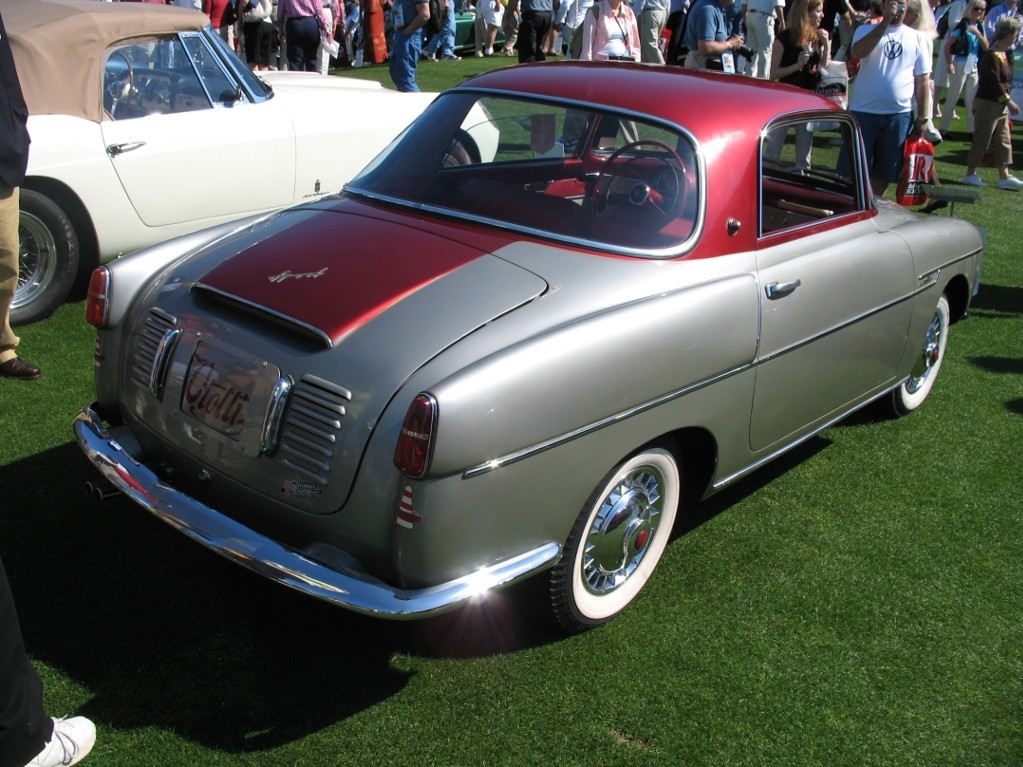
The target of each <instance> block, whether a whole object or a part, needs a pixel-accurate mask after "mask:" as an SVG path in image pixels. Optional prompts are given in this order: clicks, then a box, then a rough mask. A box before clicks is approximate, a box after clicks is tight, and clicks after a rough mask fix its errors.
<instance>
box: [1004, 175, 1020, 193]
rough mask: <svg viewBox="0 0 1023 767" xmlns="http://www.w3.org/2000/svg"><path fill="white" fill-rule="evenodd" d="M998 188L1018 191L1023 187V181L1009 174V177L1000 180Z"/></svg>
mask: <svg viewBox="0 0 1023 767" xmlns="http://www.w3.org/2000/svg"><path fill="white" fill-rule="evenodd" d="M998 188H999V189H1008V190H1009V191H1012V192H1018V191H1019V190H1020V189H1023V181H1020V180H1019V179H1018V178H1016V177H1015V176H1009V177H1008V178H1002V179H999V180H998Z"/></svg>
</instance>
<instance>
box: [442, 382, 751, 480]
mask: <svg viewBox="0 0 1023 767" xmlns="http://www.w3.org/2000/svg"><path fill="white" fill-rule="evenodd" d="M753 366H754V363H752V362H750V363H748V364H745V365H740V366H739V367H737V368H733V369H732V370H726V371H725V372H723V373H718V374H717V375H715V376H712V377H710V378H707V379H704V380H703V381H699V382H697V383H694V384H690V385H689V386H684V387H682V388H681V389H676V390H675V391H672V392H668V393H667V394H662V395H661V396H660V397H657V398H655V399H652V400H649V401H647V402H643V403H641V404H639V405H636V406H635V407H633V408H630V409H628V410H623V411H621V412H620V413H615V414H613V415H610V416H608V417H607V418H602V419H600V420H599V421H594V422H593V423H589V424H587V425H586V426H581V427H579V428H578V429H575V430H573V431H570V432H567V433H565V434H559V435H558V436H557V437H553V438H551V439H549V440H547V441H546V442H539V443H537V444H535V445H530V446H529V447H525V448H522V449H521V450H516V451H515V452H514V453H508V454H507V455H502V456H498V457H497V458H493V459H491V460H489V461H487V462H486V463H481V464H478V465H477V466H471V467H469V468H468V469H466V470H465V471H463V472H462V479H472V478H473V477H478V476H479V475H481V474H486V473H487V472H490V471H494V470H495V469H500V468H501V467H502V466H507V465H508V464H511V463H516V462H518V461H523V460H525V459H526V458H529V457H530V456H533V455H536V454H537V453H543V452H546V451H547V450H551V449H552V448H555V447H558V446H559V445H563V444H565V443H566V442H571V441H573V440H576V439H579V438H580V437H584V436H586V435H587V434H591V433H593V432H595V431H599V430H600V429H604V428H606V427H608V426H611V425H613V424H616V423H618V422H619V421H624V420H625V419H626V418H631V417H633V416H635V415H638V414H640V413H643V412H646V411H647V410H650V409H652V408H655V407H658V406H660V405H663V404H664V403H665V402H670V401H672V400H674V399H678V398H679V397H682V396H684V395H686V394H689V393H690V392H694V391H697V390H699V389H703V388H704V387H706V386H710V385H711V384H713V383H716V382H718V381H722V380H724V379H726V378H730V377H732V376H734V375H738V374H739V373H742V372H743V371H745V370H749V369H750V368H751V367H753Z"/></svg>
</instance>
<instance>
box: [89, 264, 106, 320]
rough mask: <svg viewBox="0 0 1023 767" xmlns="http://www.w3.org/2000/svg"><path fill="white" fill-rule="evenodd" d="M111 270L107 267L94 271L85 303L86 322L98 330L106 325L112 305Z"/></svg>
mask: <svg viewBox="0 0 1023 767" xmlns="http://www.w3.org/2000/svg"><path fill="white" fill-rule="evenodd" d="M109 300H110V270H109V269H107V268H106V267H105V266H100V267H98V268H96V269H93V271H92V276H91V277H90V278H89V293H88V296H87V299H86V302H85V321H86V322H88V323H89V324H90V325H92V326H93V327H96V328H101V327H103V326H104V325H105V324H106V321H107V312H108V311H109V308H110V304H109Z"/></svg>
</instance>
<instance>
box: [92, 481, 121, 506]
mask: <svg viewBox="0 0 1023 767" xmlns="http://www.w3.org/2000/svg"><path fill="white" fill-rule="evenodd" d="M85 492H86V494H87V495H88V496H89V497H90V498H94V499H95V500H96V501H104V500H106V499H107V498H113V497H114V496H115V495H120V494H121V491H120V490H118V489H117V488H115V487H113V486H112V485H108V484H105V483H103V482H92V481H89V482H86V483H85Z"/></svg>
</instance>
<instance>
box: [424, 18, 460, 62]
mask: <svg viewBox="0 0 1023 767" xmlns="http://www.w3.org/2000/svg"><path fill="white" fill-rule="evenodd" d="M426 52H427V53H432V54H434V55H436V54H438V53H439V54H440V55H441V56H454V55H455V13H454V11H453V10H452V9H451V8H449V9H448V15H447V17H445V19H444V26H443V27H441V29H440V31H439V32H437V33H436V34H434V36H433V37H431V38H430V42H429V43H428V44H427V46H426Z"/></svg>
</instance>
